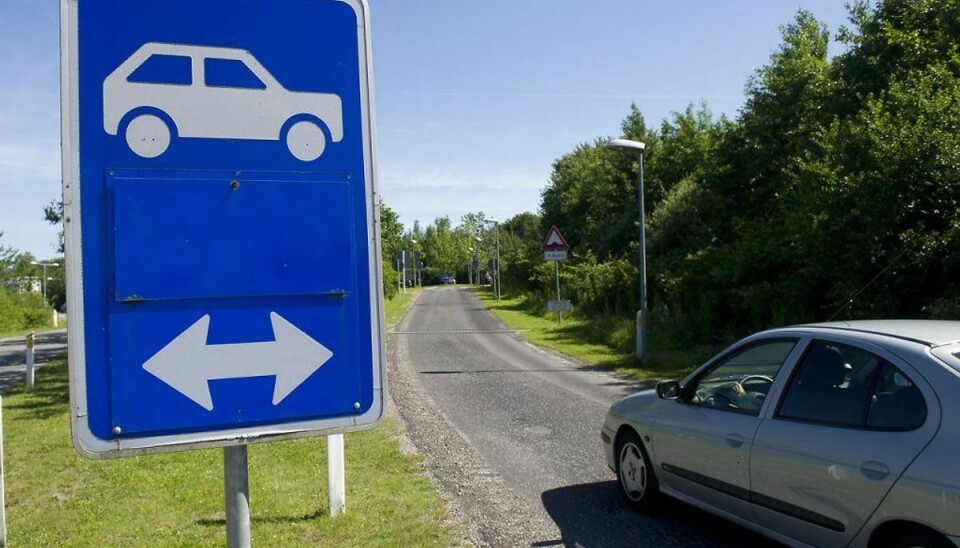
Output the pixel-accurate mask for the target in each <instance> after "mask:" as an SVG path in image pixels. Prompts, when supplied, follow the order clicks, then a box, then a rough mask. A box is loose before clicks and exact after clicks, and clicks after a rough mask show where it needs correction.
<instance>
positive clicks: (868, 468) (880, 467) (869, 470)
mask: <svg viewBox="0 0 960 548" xmlns="http://www.w3.org/2000/svg"><path fill="white" fill-rule="evenodd" d="M860 471H861V472H863V475H864V476H866V477H867V478H868V479H872V480H882V479H884V478H886V477H887V476H889V475H890V469H889V468H887V465H886V464H883V463H882V462H877V461H875V460H868V461H867V462H864V463H863V464H861V465H860Z"/></svg>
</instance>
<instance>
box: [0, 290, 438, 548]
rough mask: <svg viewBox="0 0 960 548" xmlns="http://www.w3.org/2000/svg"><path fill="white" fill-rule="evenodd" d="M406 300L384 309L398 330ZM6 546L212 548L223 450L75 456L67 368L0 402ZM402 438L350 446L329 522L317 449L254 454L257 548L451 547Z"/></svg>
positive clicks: (221, 536)
mask: <svg viewBox="0 0 960 548" xmlns="http://www.w3.org/2000/svg"><path fill="white" fill-rule="evenodd" d="M412 297H413V295H410V294H408V296H407V297H406V298H405V299H402V300H397V299H395V300H394V301H389V302H388V304H387V308H388V310H389V311H390V317H391V318H392V319H393V321H396V320H397V319H399V317H401V316H402V313H403V312H404V311H405V310H406V308H407V307H409V304H410V303H411V302H412ZM3 408H4V409H3V414H4V417H3V429H4V441H5V444H4V445H5V447H4V452H5V454H4V459H5V463H4V464H5V465H6V470H5V474H6V475H5V479H6V501H7V531H8V533H7V537H8V539H9V542H10V544H11V545H14V546H54V545H55V546H122V545H129V546H217V545H221V546H222V545H223V544H224V542H225V525H224V501H223V457H222V451H221V450H219V449H213V450H203V451H189V452H183V453H172V454H165V455H152V456H145V457H136V458H125V459H116V460H107V461H93V460H87V459H84V458H82V457H80V456H79V455H77V454H76V452H75V451H74V450H73V447H72V446H71V444H70V426H69V423H70V415H69V410H68V395H67V364H66V361H65V360H60V361H57V362H55V363H52V364H51V365H49V366H47V367H44V368H42V369H40V370H38V371H37V384H36V390H35V391H34V392H32V393H26V392H25V391H24V390H23V388H22V386H18V387H15V388H14V389H12V390H11V391H10V393H9V394H8V395H6V396H5V397H4V398H3ZM398 434H399V426H398V425H397V423H396V422H395V421H393V420H389V419H388V420H386V421H385V422H384V424H383V426H381V427H380V428H378V429H377V430H373V431H368V432H361V433H356V434H348V435H347V436H345V446H346V457H347V462H346V473H347V512H346V513H345V514H344V515H342V516H339V517H337V518H329V517H327V515H326V514H327V482H326V447H325V439H324V438H312V439H306V440H296V441H285V442H274V443H264V444H254V445H251V446H249V459H250V461H249V471H250V500H251V514H252V521H253V523H252V535H253V541H254V543H255V544H256V545H258V546H318V545H323V546H450V545H454V544H457V541H456V539H455V537H454V535H453V533H452V530H451V526H450V525H449V524H448V519H449V518H448V514H447V512H446V510H445V508H444V507H443V504H442V502H441V501H440V499H439V498H438V496H437V494H436V492H435V489H434V487H433V485H432V484H430V483H429V481H428V480H427V479H425V477H424V476H423V475H422V473H421V471H420V458H419V457H418V456H415V455H404V454H402V453H401V452H400V450H399V447H398V443H397V441H396V438H397V436H398Z"/></svg>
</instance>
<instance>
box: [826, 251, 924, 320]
mask: <svg viewBox="0 0 960 548" xmlns="http://www.w3.org/2000/svg"><path fill="white" fill-rule="evenodd" d="M907 251H908V248H903V249H901V250H900V253H897V256H896V257H894V258H893V260H891V261H890V262H889V263H887V266H885V267H883V270H881V271H880V272H877V275H876V276H874V277H873V278H871V279H870V281H869V282H867V283H866V284H864V286H863V287H861V288H860V289H858V290H857V292H856V293H854V294H853V295H851V296H850V298H848V299H847V300H846V301H845V302H844V303H843V305H841V306H840V308H838V309H837V311H836V312H834V313H833V314H831V315H830V317H829V318H827V321H828V322H832V321H833V319H834V318H836V317H837V314H839V313H841V312H843V310H844V309H845V308H847V307H848V306H850V305H851V304H853V301H855V300H856V299H857V297H859V296H860V294H861V293H863V292H864V291H866V289H867V288H868V287H870V286H871V285H873V282H875V281H877V280H879V279H880V276H883V274H884V273H885V272H886V271H887V270H890V267H892V266H893V265H894V264H896V262H897V261H899V260H900V257H903V256H904V254H906V252H907Z"/></svg>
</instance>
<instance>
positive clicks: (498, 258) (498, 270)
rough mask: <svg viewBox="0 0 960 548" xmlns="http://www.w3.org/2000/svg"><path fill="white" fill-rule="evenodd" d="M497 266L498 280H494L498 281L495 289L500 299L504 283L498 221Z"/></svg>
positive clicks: (498, 224)
mask: <svg viewBox="0 0 960 548" xmlns="http://www.w3.org/2000/svg"><path fill="white" fill-rule="evenodd" d="M496 267H497V271H496V280H494V282H496V284H495V285H496V287H495V288H494V289H495V290H496V292H497V300H498V301H499V300H500V289H501V287H500V286H501V283H502V281H501V280H500V223H497V264H496Z"/></svg>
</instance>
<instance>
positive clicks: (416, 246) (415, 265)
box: [410, 238, 420, 287]
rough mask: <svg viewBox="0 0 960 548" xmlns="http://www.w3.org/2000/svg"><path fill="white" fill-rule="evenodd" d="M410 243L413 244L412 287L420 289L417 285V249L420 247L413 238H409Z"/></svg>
mask: <svg viewBox="0 0 960 548" xmlns="http://www.w3.org/2000/svg"><path fill="white" fill-rule="evenodd" d="M410 242H411V243H412V244H413V287H420V284H419V283H417V282H418V280H419V278H417V249H418V248H419V247H420V246H419V245H418V244H417V241H416V240H414V239H413V238H410Z"/></svg>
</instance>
